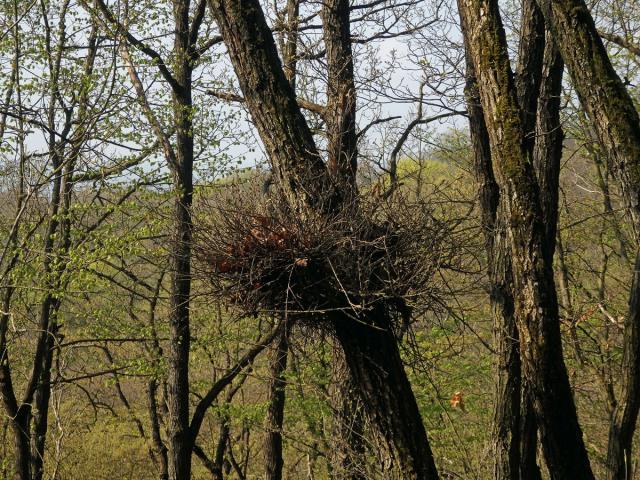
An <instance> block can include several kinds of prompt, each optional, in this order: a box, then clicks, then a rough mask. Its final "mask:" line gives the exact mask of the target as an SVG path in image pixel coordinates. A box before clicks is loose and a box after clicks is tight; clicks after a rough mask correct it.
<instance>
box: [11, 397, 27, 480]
mask: <svg viewBox="0 0 640 480" xmlns="http://www.w3.org/2000/svg"><path fill="white" fill-rule="evenodd" d="M11 428H12V430H13V438H14V440H13V442H14V455H15V458H14V465H15V472H14V474H13V480H31V444H30V440H31V431H30V430H31V407H30V406H28V405H22V406H21V407H20V408H19V409H18V414H17V415H16V417H15V418H13V419H12V421H11Z"/></svg>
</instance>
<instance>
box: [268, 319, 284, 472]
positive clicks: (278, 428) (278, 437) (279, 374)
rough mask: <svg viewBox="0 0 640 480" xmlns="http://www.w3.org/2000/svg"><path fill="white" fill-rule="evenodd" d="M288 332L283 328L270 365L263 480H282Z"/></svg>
mask: <svg viewBox="0 0 640 480" xmlns="http://www.w3.org/2000/svg"><path fill="white" fill-rule="evenodd" d="M288 336H289V330H288V329H287V328H283V329H282V332H280V335H279V336H278V339H277V341H276V344H275V348H274V352H273V353H274V355H273V359H272V363H271V384H270V385H269V407H268V409H267V418H266V422H265V423H266V425H265V428H266V433H265V440H264V467H265V480H282V468H283V466H284V459H283V456H282V427H283V423H284V405H285V387H286V385H287V382H286V380H285V377H284V374H285V371H286V369H287V357H288V355H289V339H288Z"/></svg>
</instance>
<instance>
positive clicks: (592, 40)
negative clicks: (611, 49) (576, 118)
mask: <svg viewBox="0 0 640 480" xmlns="http://www.w3.org/2000/svg"><path fill="white" fill-rule="evenodd" d="M537 2H538V4H539V5H540V8H541V10H542V12H543V14H544V16H545V20H546V22H547V25H548V26H549V28H550V30H551V31H552V33H553V36H554V38H555V40H556V44H557V45H558V48H559V50H560V53H561V54H562V57H563V59H564V62H565V63H566V65H567V69H568V70H569V73H570V74H571V78H572V80H573V85H574V87H575V89H576V91H577V92H578V96H579V97H580V102H581V103H582V105H583V107H584V109H585V110H586V112H587V114H588V115H589V118H590V120H591V122H592V124H593V126H594V129H595V131H596V135H597V137H598V140H599V143H600V144H601V145H602V147H603V149H604V151H605V152H606V153H607V155H608V157H609V158H610V160H611V161H612V164H613V167H614V172H615V174H616V177H617V179H618V181H619V183H620V185H621V187H622V191H623V193H624V198H625V202H626V205H627V208H628V210H629V213H630V215H631V218H632V220H633V227H634V231H635V236H636V242H637V244H638V245H639V246H640V174H639V172H640V118H639V117H638V112H637V110H636V109H635V107H634V104H633V101H632V99H631V97H630V96H629V93H628V92H627V90H626V88H625V86H624V84H623V83H622V81H621V80H620V78H619V77H618V75H617V74H616V72H615V70H614V68H613V66H612V65H611V62H610V60H609V57H608V55H607V51H606V49H605V48H604V45H603V43H602V40H601V39H600V37H599V35H598V32H597V30H596V27H595V23H594V21H593V18H592V17H591V14H590V13H589V9H588V8H587V6H586V4H585V2H584V1H583V0H565V1H562V2H558V1H551V0H537ZM639 266H640V250H638V251H637V254H636V261H635V273H634V276H633V283H632V287H631V293H630V297H629V310H628V312H627V315H626V317H625V334H624V344H623V351H624V353H623V363H622V393H621V396H620V401H619V402H618V405H617V407H616V409H615V412H614V415H613V419H612V422H611V428H610V431H609V446H608V456H607V468H608V474H607V477H608V478H609V479H611V480H623V479H631V478H633V472H632V471H631V466H632V463H631V459H632V457H631V451H632V442H633V434H634V432H635V429H636V421H637V418H638V411H639V410H640V308H639V307H640V305H639V303H640V291H639V290H640V273H639V272H638V267H639Z"/></svg>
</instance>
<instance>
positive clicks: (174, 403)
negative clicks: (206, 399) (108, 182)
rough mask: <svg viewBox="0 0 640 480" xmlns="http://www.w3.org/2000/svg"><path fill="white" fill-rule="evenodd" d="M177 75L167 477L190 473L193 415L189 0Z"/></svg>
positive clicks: (183, 0) (175, 479) (177, 7)
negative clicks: (190, 367) (191, 369)
mask: <svg viewBox="0 0 640 480" xmlns="http://www.w3.org/2000/svg"><path fill="white" fill-rule="evenodd" d="M173 14H174V20H175V26H176V31H175V38H174V54H175V57H176V60H175V73H174V75H175V80H176V83H177V86H175V87H174V88H173V115H174V122H175V126H176V149H175V165H170V168H171V170H172V172H171V173H172V175H173V185H174V194H175V196H176V198H175V205H174V217H173V222H174V225H173V228H174V232H173V236H172V239H171V254H170V255H171V267H172V268H171V274H170V279H171V280H170V281H171V284H170V285H171V286H170V292H169V297H170V300H169V301H170V313H169V326H170V336H171V339H170V342H169V376H168V382H167V383H168V392H169V398H168V404H169V405H168V406H169V422H168V423H169V425H168V436H169V478H170V479H171V480H189V479H190V478H191V454H192V449H193V441H194V439H193V438H192V435H191V430H190V426H189V425H190V417H189V352H190V344H191V334H190V329H189V300H190V293H191V242H192V236H193V226H192V223H191V204H192V199H193V136H192V132H193V122H192V119H191V118H192V114H193V112H192V110H193V103H192V99H191V73H192V71H191V69H192V66H191V59H190V57H189V51H190V40H189V1H188V0H174V3H173Z"/></svg>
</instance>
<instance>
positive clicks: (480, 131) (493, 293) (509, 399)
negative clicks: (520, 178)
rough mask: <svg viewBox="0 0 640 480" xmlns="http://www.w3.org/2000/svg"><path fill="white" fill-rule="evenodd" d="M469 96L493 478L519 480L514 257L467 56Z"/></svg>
mask: <svg viewBox="0 0 640 480" xmlns="http://www.w3.org/2000/svg"><path fill="white" fill-rule="evenodd" d="M466 77H467V78H466V88H465V94H466V99H467V112H468V117H469V129H470V134H471V143H472V146H473V152H474V170H475V175H476V181H477V182H478V184H479V187H480V189H479V201H480V210H481V219H482V229H483V231H484V238H485V251H486V252H487V266H488V272H487V273H488V276H489V283H490V286H489V300H490V302H491V311H492V316H493V331H494V333H493V338H494V348H495V349H496V351H497V354H498V358H497V362H496V384H495V388H496V392H495V401H494V402H495V403H494V411H493V427H492V428H493V432H492V443H493V445H492V449H493V454H494V456H495V458H494V471H493V472H494V478H495V479H496V480H518V479H519V478H520V477H519V469H520V390H521V388H520V383H521V382H520V375H521V372H520V370H521V367H520V353H519V346H518V330H517V327H516V322H515V318H514V303H513V291H512V289H513V279H512V275H511V252H510V250H509V244H508V241H507V238H506V233H507V232H506V222H505V214H506V212H505V210H504V204H503V205H502V208H500V204H501V203H503V202H501V201H500V191H499V188H498V184H497V182H496V179H495V176H494V172H493V165H492V162H491V149H490V145H489V134H488V132H487V129H486V125H485V123H484V116H483V112H482V106H481V105H480V98H479V93H478V86H477V81H476V74H475V69H474V65H473V62H472V61H471V58H470V57H469V54H468V53H467V71H466Z"/></svg>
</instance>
